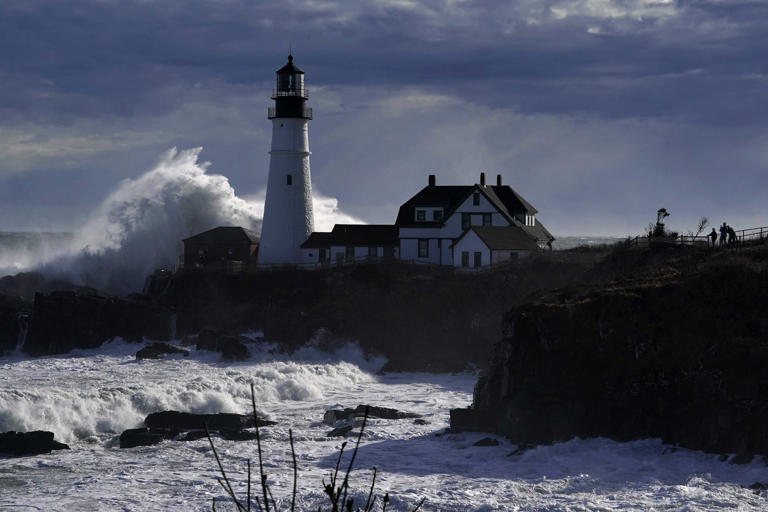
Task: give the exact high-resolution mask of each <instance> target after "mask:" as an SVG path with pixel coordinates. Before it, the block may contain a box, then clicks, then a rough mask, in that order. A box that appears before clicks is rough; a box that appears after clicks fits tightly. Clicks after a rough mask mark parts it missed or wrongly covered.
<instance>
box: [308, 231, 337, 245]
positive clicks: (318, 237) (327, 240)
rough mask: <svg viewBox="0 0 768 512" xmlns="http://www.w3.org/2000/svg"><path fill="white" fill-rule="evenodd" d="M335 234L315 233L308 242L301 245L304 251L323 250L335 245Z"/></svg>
mask: <svg viewBox="0 0 768 512" xmlns="http://www.w3.org/2000/svg"><path fill="white" fill-rule="evenodd" d="M332 241H333V233H329V232H327V231H315V232H314V233H312V234H311V235H309V238H307V241H306V242H304V243H303V244H301V248H302V249H321V248H323V247H330V246H331V245H333V244H332V243H331V242H332Z"/></svg>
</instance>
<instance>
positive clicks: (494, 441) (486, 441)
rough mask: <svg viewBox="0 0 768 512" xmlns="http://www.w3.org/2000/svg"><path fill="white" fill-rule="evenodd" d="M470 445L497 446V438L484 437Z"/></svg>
mask: <svg viewBox="0 0 768 512" xmlns="http://www.w3.org/2000/svg"><path fill="white" fill-rule="evenodd" d="M472 446H499V440H498V439H494V438H492V437H484V438H482V439H481V440H479V441H477V442H476V443H474V444H473V445H472Z"/></svg>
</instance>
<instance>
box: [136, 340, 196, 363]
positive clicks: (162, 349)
mask: <svg viewBox="0 0 768 512" xmlns="http://www.w3.org/2000/svg"><path fill="white" fill-rule="evenodd" d="M170 354H181V355H183V356H184V357H187V356H188V355H189V350H184V349H183V348H179V347H174V346H173V345H169V344H168V343H150V344H149V345H147V346H146V347H144V348H142V349H141V350H139V351H138V352H136V359H162V358H163V357H165V356H167V355H170Z"/></svg>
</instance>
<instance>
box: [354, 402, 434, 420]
mask: <svg viewBox="0 0 768 512" xmlns="http://www.w3.org/2000/svg"><path fill="white" fill-rule="evenodd" d="M366 407H367V408H368V417H369V418H382V419H385V420H402V419H407V418H421V414H416V413H414V412H403V411H398V410H397V409H390V408H388V407H376V406H375V405H358V406H357V407H355V414H357V415H358V416H362V415H364V414H365V409H366Z"/></svg>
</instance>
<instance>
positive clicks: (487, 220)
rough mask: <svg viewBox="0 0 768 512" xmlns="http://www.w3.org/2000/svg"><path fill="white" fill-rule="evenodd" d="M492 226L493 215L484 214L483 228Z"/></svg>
mask: <svg viewBox="0 0 768 512" xmlns="http://www.w3.org/2000/svg"><path fill="white" fill-rule="evenodd" d="M490 225H491V214H490V213H484V214H483V226H490Z"/></svg>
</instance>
